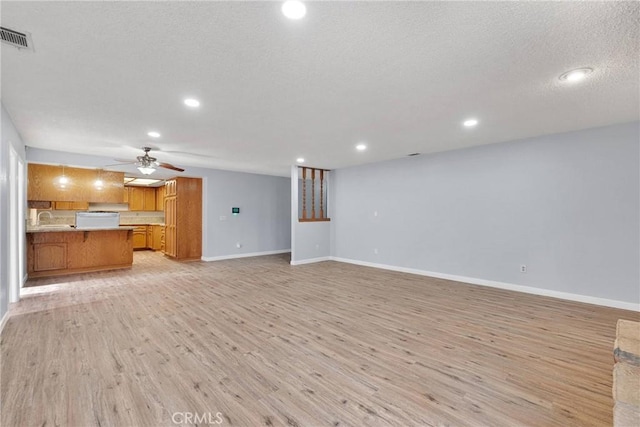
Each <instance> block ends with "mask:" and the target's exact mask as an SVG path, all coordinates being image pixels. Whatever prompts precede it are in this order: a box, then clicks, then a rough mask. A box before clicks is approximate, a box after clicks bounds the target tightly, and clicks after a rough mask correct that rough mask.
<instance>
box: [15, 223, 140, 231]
mask: <svg viewBox="0 0 640 427" xmlns="http://www.w3.org/2000/svg"><path fill="white" fill-rule="evenodd" d="M133 229H135V227H133V226H128V225H121V226H119V227H97V228H76V227H75V226H73V225H64V224H60V225H54V224H47V225H34V226H27V233H67V232H73V231H111V230H133Z"/></svg>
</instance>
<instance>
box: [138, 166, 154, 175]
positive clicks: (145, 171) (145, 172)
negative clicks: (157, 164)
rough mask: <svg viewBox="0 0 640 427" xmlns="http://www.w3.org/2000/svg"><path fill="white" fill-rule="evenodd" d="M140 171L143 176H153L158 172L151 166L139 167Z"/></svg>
mask: <svg viewBox="0 0 640 427" xmlns="http://www.w3.org/2000/svg"><path fill="white" fill-rule="evenodd" d="M138 170H139V171H140V173H142V174H143V175H151V174H152V173H154V172H155V171H156V168H154V167H151V166H138Z"/></svg>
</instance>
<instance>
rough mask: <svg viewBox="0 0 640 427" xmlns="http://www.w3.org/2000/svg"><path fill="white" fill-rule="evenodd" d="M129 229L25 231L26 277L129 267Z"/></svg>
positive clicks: (130, 252) (130, 232) (130, 233)
mask: <svg viewBox="0 0 640 427" xmlns="http://www.w3.org/2000/svg"><path fill="white" fill-rule="evenodd" d="M132 249H133V248H132V230H127V229H115V230H73V229H71V230H69V231H61V232H51V231H44V232H43V231H36V232H27V273H28V275H29V277H30V278H36V277H49V276H60V275H64V274H73V273H83V272H89V271H101V270H113V269H118V268H128V267H131V264H132V262H133V250H132Z"/></svg>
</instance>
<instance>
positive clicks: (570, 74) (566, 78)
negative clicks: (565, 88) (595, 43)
mask: <svg viewBox="0 0 640 427" xmlns="http://www.w3.org/2000/svg"><path fill="white" fill-rule="evenodd" d="M591 73H593V68H576V69H575V70H571V71H567V72H566V73H563V74H562V75H560V77H558V79H560V81H562V82H569V83H577V82H579V81H582V80H584V79H585V78H586V77H587V76H588V75H589V74H591Z"/></svg>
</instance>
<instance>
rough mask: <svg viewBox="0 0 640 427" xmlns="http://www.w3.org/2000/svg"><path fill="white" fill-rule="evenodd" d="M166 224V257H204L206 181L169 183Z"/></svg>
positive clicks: (186, 180) (165, 208)
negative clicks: (203, 198) (203, 220)
mask: <svg viewBox="0 0 640 427" xmlns="http://www.w3.org/2000/svg"><path fill="white" fill-rule="evenodd" d="M164 222H165V248H164V254H165V255H167V256H169V257H172V258H175V259H178V260H184V261H187V260H197V259H200V258H201V257H202V179H200V178H183V177H178V178H173V179H170V180H168V181H166V182H165V197H164Z"/></svg>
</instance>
